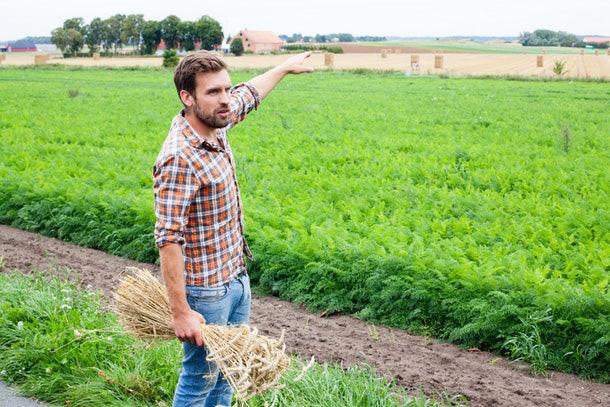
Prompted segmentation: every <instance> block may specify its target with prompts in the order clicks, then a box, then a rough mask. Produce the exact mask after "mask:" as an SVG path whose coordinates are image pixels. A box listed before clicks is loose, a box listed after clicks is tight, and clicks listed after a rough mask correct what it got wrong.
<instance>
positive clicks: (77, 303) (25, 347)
mask: <svg viewBox="0 0 610 407" xmlns="http://www.w3.org/2000/svg"><path fill="white" fill-rule="evenodd" d="M0 259H1V258H0ZM0 263H1V262H0ZM0 267H1V265H0ZM0 271H1V270H0ZM0 298H1V300H0V309H1V310H2V312H1V313H0V377H1V378H2V380H3V381H7V382H9V383H13V384H17V385H18V386H19V388H20V389H21V390H22V391H23V392H24V393H25V394H26V395H30V396H35V397H37V398H39V399H41V400H44V401H46V402H49V403H52V404H57V405H70V406H127V405H129V406H150V405H164V404H163V403H165V404H166V405H169V404H171V398H172V394H173V389H174V388H175V385H176V380H177V373H178V370H177V369H178V367H179V366H180V358H181V349H180V346H179V343H178V342H177V341H162V342H153V343H147V342H141V341H138V340H134V339H133V338H131V337H129V336H128V335H127V334H126V333H125V332H124V331H123V330H122V329H121V327H120V326H119V325H118V323H117V319H116V316H115V315H114V314H112V313H108V312H104V311H102V310H101V307H100V296H99V294H95V293H90V292H84V291H82V290H80V289H78V288H77V287H75V286H74V285H72V284H70V283H65V282H61V281H59V280H57V279H51V280H49V279H46V278H44V277H43V276H41V275H38V276H35V277H32V276H25V275H22V274H19V273H14V274H13V273H3V274H0ZM299 365H300V362H298V361H297V360H296V359H295V363H294V364H293V367H292V368H291V370H290V371H289V372H288V373H287V374H286V376H285V377H284V378H283V382H284V383H285V385H286V387H285V388H284V389H281V390H276V391H273V392H269V393H268V394H266V395H265V397H258V398H256V399H254V400H253V401H252V402H251V403H250V405H251V406H263V405H265V402H268V403H270V404H271V405H277V406H329V407H331V406H333V407H334V406H338V405H349V406H370V405H376V406H424V405H438V403H436V402H433V401H431V400H428V399H426V398H424V397H421V396H418V397H411V396H409V395H408V394H407V393H406V392H405V391H404V390H403V389H401V388H399V387H397V386H395V385H393V384H392V383H391V382H389V381H388V380H386V379H383V378H379V377H376V376H375V375H374V372H373V371H372V370H371V369H370V368H368V367H352V368H350V369H347V371H343V370H341V369H340V368H338V367H335V366H331V365H326V364H325V365H319V364H316V365H315V367H314V368H313V369H312V370H311V371H310V372H309V373H308V374H307V375H305V378H304V379H303V380H302V381H299V382H295V381H294V379H295V378H296V377H298V376H299V374H300V366H299Z"/></svg>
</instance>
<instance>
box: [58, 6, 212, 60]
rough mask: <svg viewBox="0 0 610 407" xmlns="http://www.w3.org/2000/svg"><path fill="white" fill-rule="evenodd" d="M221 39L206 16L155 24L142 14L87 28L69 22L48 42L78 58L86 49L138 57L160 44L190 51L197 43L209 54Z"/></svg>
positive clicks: (100, 21) (95, 21)
mask: <svg viewBox="0 0 610 407" xmlns="http://www.w3.org/2000/svg"><path fill="white" fill-rule="evenodd" d="M223 37H224V35H223V32H222V27H221V26H220V23H219V22H218V21H216V20H214V19H213V18H212V17H209V16H203V17H201V18H200V19H199V20H196V21H182V20H181V19H180V18H179V17H177V16H174V15H171V16H168V17H166V18H164V19H163V20H161V21H155V20H145V19H144V16H143V15H142V14H130V15H124V14H116V15H114V16H112V17H110V18H107V19H101V18H99V17H96V18H94V19H93V20H91V22H90V23H89V24H85V20H84V19H82V18H80V17H75V18H69V19H67V20H66V21H64V23H63V25H62V26H61V27H58V28H56V29H54V30H53V31H52V32H51V42H52V43H53V44H55V45H56V46H57V48H59V49H60V50H61V51H62V52H63V53H64V54H67V55H75V54H77V53H78V52H80V51H81V50H82V49H83V47H84V46H85V45H87V47H88V48H89V52H97V51H100V50H103V51H105V52H107V53H110V52H114V53H116V52H117V50H119V49H122V48H123V47H124V46H130V47H133V48H134V50H135V51H136V52H138V53H141V54H144V55H151V54H154V53H155V52H156V51H157V48H158V46H159V44H160V43H161V40H163V41H164V42H165V47H166V48H167V49H180V50H185V51H193V50H194V49H195V45H196V43H200V44H201V49H205V50H212V49H214V47H215V46H217V45H220V44H221V43H222V39H223Z"/></svg>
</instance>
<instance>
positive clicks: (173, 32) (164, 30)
mask: <svg viewBox="0 0 610 407" xmlns="http://www.w3.org/2000/svg"><path fill="white" fill-rule="evenodd" d="M161 38H162V39H163V41H165V47H166V48H167V49H171V48H176V47H177V46H178V42H179V41H180V18H178V17H176V16H167V17H165V18H164V19H163V20H161Z"/></svg>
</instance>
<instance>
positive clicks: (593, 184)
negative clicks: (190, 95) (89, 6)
mask: <svg viewBox="0 0 610 407" xmlns="http://www.w3.org/2000/svg"><path fill="white" fill-rule="evenodd" d="M171 75H172V74H171V72H170V71H164V70H92V69H91V70H89V69H81V70H69V69H65V68H64V69H62V68H53V67H51V68H47V69H1V70H0V84H1V86H0V98H1V99H2V104H0V138H1V140H2V143H1V144H0V156H1V157H2V159H1V161H0V222H2V223H5V224H12V225H14V226H17V227H20V228H24V229H28V230H32V231H37V232H40V233H43V234H46V235H50V236H56V237H59V238H62V239H65V240H69V241H74V242H76V243H78V244H81V245H85V246H91V247H97V248H101V249H103V250H106V251H108V252H111V253H115V254H119V255H123V256H128V257H132V258H135V259H139V260H145V261H151V262H152V261H155V260H156V258H157V253H156V250H155V247H154V243H153V236H152V228H153V223H154V215H153V209H152V190H151V189H152V188H151V184H152V179H151V171H152V170H151V169H152V165H153V163H154V160H155V157H156V155H157V153H158V150H159V148H160V145H161V143H162V141H163V140H164V138H165V136H166V133H167V130H168V127H169V123H170V120H171V118H172V117H173V115H174V114H175V113H176V112H177V111H178V109H179V105H178V100H177V97H176V93H175V90H174V87H173V83H172V80H171ZM251 75H252V73H248V72H235V73H234V74H233V80H234V82H236V83H237V82H238V81H241V80H244V79H247V78H248V77H249V76H251ZM609 100H610V87H609V86H608V84H605V83H594V82H592V83H587V82H572V81H570V82H568V81H560V82H525V81H509V80H492V79H487V80H481V79H443V78H423V77H422V78H413V77H404V76H401V75H400V74H355V73H345V72H343V73H341V72H320V73H315V74H312V75H309V76H300V77H290V78H287V79H286V80H285V81H284V82H283V83H281V84H280V86H279V87H278V89H277V90H276V91H275V92H274V93H273V94H272V95H271V96H270V97H269V98H268V99H267V100H265V101H264V102H263V104H262V105H261V107H260V110H259V111H258V112H256V113H254V114H253V115H252V116H251V117H250V118H249V120H248V121H246V122H245V123H243V124H240V125H239V126H238V127H237V128H236V129H235V130H234V131H233V132H232V133H231V134H230V139H231V142H232V146H233V150H234V152H235V155H236V161H237V171H238V178H239V180H240V187H241V188H240V189H241V190H242V194H243V198H244V206H245V215H246V234H247V238H248V240H249V242H250V245H251V247H252V249H253V252H254V256H255V259H256V261H255V262H254V263H253V264H252V265H251V266H250V271H251V274H252V278H253V281H255V282H256V283H257V285H258V289H259V290H261V291H263V292H267V293H273V294H276V295H278V296H280V297H283V298H287V299H291V300H294V301H298V302H303V303H306V304H308V305H309V306H311V307H312V308H316V309H325V310H327V311H328V312H334V311H338V312H344V313H350V314H355V315H357V316H358V317H360V318H365V319H368V320H371V321H376V322H381V323H384V324H388V325H392V326H397V327H401V328H405V329H408V330H410V331H412V332H415V333H420V334H427V335H434V336H437V337H441V338H445V339H448V340H450V341H453V342H456V343H461V344H464V345H466V346H478V347H481V348H483V349H489V350H493V351H497V352H500V353H503V354H506V355H508V356H510V357H512V358H520V359H524V360H527V361H529V362H531V363H532V364H533V366H534V367H535V368H536V369H539V370H544V369H546V368H551V369H560V370H564V371H568V372H576V373H578V374H580V375H582V376H585V377H590V378H596V379H598V380H602V381H606V382H608V381H610V373H609V372H608V369H607V366H609V365H610V296H609V286H608V281H609V277H610V243H609V242H610V211H609V209H610V204H609V202H610V174H609V173H608V171H607V168H608V163H609V162H610V116H609V115H608V114H607V113H608V101H609Z"/></svg>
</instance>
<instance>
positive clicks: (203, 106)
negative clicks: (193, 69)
mask: <svg viewBox="0 0 610 407" xmlns="http://www.w3.org/2000/svg"><path fill="white" fill-rule="evenodd" d="M196 83H197V87H196V88H195V94H194V95H192V96H193V100H192V102H193V104H192V105H191V108H192V109H193V113H195V115H196V116H197V117H198V118H199V120H201V121H202V122H203V123H204V124H205V125H206V126H208V127H210V128H213V129H218V128H222V127H226V126H227V125H228V124H229V114H230V111H229V101H230V93H229V91H230V89H231V78H230V77H229V73H228V72H227V71H226V70H225V69H223V70H221V71H218V72H205V73H198V74H197V78H196Z"/></svg>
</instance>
